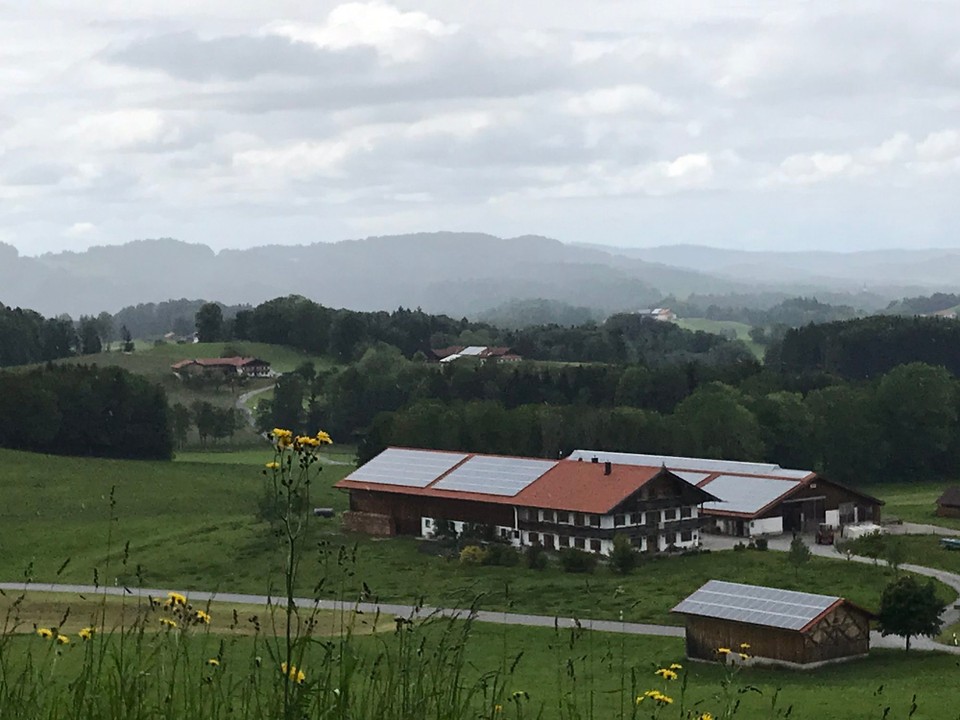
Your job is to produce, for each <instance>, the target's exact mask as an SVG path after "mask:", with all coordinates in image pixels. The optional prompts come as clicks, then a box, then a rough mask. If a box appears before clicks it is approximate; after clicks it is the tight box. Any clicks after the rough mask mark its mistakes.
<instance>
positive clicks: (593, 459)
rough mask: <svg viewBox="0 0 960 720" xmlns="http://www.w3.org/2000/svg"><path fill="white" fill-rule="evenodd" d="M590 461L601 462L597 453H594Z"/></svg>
mask: <svg viewBox="0 0 960 720" xmlns="http://www.w3.org/2000/svg"><path fill="white" fill-rule="evenodd" d="M590 462H592V463H598V462H600V458H598V457H597V456H596V455H594V456H593V457H592V458H590Z"/></svg>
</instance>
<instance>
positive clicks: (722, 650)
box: [717, 647, 730, 655]
mask: <svg viewBox="0 0 960 720" xmlns="http://www.w3.org/2000/svg"><path fill="white" fill-rule="evenodd" d="M717 654H718V655H729V654H730V648H726V647H719V648H717Z"/></svg>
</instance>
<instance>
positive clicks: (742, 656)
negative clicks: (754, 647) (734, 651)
mask: <svg viewBox="0 0 960 720" xmlns="http://www.w3.org/2000/svg"><path fill="white" fill-rule="evenodd" d="M740 659H741V660H749V659H750V656H749V655H747V654H746V653H740Z"/></svg>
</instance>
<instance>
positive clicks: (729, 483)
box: [703, 475, 800, 515]
mask: <svg viewBox="0 0 960 720" xmlns="http://www.w3.org/2000/svg"><path fill="white" fill-rule="evenodd" d="M799 484H800V481H799V480H780V479H777V478H769V477H745V476H743V475H719V476H717V477H715V478H714V479H713V480H711V481H710V482H708V483H707V484H706V485H704V486H703V489H704V490H706V491H707V492H708V493H710V494H711V495H713V496H714V497H718V498H720V500H722V501H723V502H705V503H704V504H703V509H704V510H718V511H722V512H736V513H745V514H748V515H751V514H753V513H755V512H757V511H759V510H761V509H762V508H765V507H766V506H767V505H769V504H770V503H772V502H773V501H774V500H776V499H777V498H779V497H780V496H782V495H783V494H784V493H787V492H790V491H791V490H793V489H794V488H795V487H797V486H798V485H799Z"/></svg>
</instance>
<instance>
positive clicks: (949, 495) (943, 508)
mask: <svg viewBox="0 0 960 720" xmlns="http://www.w3.org/2000/svg"><path fill="white" fill-rule="evenodd" d="M937 515H939V516H940V517H949V518H960V485H954V486H953V487H950V488H947V489H946V490H945V491H944V493H943V495H941V496H940V497H939V498H937Z"/></svg>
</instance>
